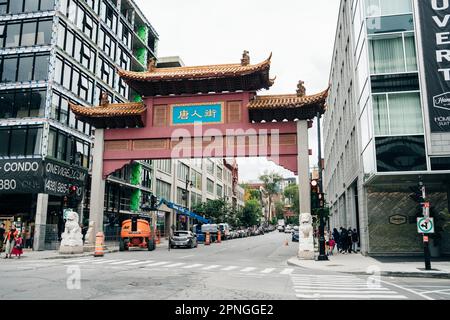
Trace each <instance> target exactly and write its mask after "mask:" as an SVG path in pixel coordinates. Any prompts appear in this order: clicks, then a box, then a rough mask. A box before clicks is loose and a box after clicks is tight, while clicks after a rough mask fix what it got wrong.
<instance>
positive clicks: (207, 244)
mask: <svg viewBox="0 0 450 320" xmlns="http://www.w3.org/2000/svg"><path fill="white" fill-rule="evenodd" d="M210 244H211V243H210V236H209V232H206V236H205V246H209V245H210Z"/></svg>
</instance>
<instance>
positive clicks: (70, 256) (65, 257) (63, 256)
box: [42, 249, 119, 260]
mask: <svg viewBox="0 0 450 320" xmlns="http://www.w3.org/2000/svg"><path fill="white" fill-rule="evenodd" d="M113 252H119V249H110V250H105V251H104V253H113ZM89 256H94V253H93V252H86V253H82V254H71V255H60V256H54V257H46V258H42V260H54V259H70V258H82V257H89Z"/></svg>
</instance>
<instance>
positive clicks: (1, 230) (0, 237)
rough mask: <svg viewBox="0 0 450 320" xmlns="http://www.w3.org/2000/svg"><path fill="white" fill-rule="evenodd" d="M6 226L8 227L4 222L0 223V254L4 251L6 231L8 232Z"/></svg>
mask: <svg viewBox="0 0 450 320" xmlns="http://www.w3.org/2000/svg"><path fill="white" fill-rule="evenodd" d="M5 228H6V227H5V224H4V223H2V224H1V225H0V254H1V253H2V252H3V241H5V232H6V229H5Z"/></svg>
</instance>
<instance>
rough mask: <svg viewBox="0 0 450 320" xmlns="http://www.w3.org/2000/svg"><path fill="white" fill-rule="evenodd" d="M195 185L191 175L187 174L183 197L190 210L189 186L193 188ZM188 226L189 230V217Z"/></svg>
mask: <svg viewBox="0 0 450 320" xmlns="http://www.w3.org/2000/svg"><path fill="white" fill-rule="evenodd" d="M193 186H194V183H193V182H192V181H191V180H189V176H188V175H187V176H186V183H185V186H184V190H183V196H182V199H183V200H184V201H185V203H186V205H185V207H186V209H188V210H189V211H190V210H191V209H190V208H189V197H188V187H191V188H192V187H193ZM186 228H187V230H189V217H188V218H187V222H186Z"/></svg>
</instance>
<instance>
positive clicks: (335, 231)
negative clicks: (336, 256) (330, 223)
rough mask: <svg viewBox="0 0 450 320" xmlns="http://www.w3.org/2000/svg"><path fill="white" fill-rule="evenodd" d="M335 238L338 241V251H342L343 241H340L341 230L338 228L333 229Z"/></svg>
mask: <svg viewBox="0 0 450 320" xmlns="http://www.w3.org/2000/svg"><path fill="white" fill-rule="evenodd" d="M333 239H334V241H335V242H336V245H337V250H338V252H340V251H341V243H340V239H339V231H338V230H337V229H336V228H334V229H333Z"/></svg>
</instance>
